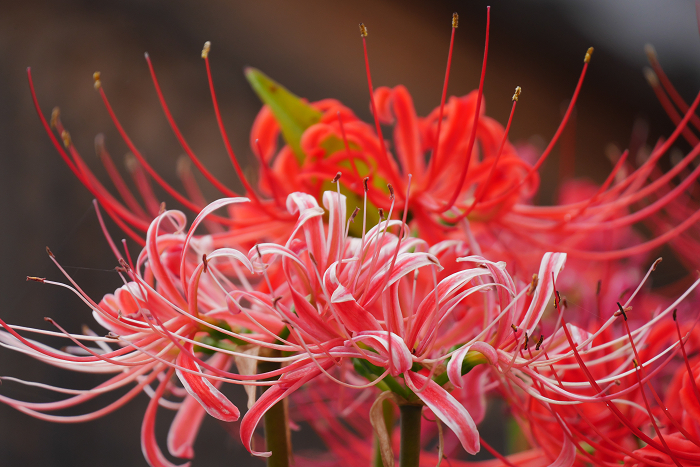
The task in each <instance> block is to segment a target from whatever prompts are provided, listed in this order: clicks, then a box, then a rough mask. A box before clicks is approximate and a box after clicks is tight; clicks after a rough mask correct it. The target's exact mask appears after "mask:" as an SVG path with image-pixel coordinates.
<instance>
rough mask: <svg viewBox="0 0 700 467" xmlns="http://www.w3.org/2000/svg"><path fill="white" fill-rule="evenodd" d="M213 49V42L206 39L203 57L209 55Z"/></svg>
mask: <svg viewBox="0 0 700 467" xmlns="http://www.w3.org/2000/svg"><path fill="white" fill-rule="evenodd" d="M210 50H211V42H209V41H206V42H205V43H204V47H202V58H207V57H209V51H210Z"/></svg>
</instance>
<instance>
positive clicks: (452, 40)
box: [428, 13, 459, 180]
mask: <svg viewBox="0 0 700 467" xmlns="http://www.w3.org/2000/svg"><path fill="white" fill-rule="evenodd" d="M458 24H459V15H457V13H452V34H451V35H450V51H449V52H448V54H447V70H445V82H444V83H443V85H442V97H441V98H440V112H439V114H438V121H437V131H436V133H435V147H434V148H433V153H432V155H431V156H430V162H429V164H430V167H429V168H428V173H429V174H430V175H429V177H428V180H433V179H434V177H435V167H437V166H438V161H437V158H438V148H439V147H440V130H441V129H442V117H443V115H444V110H445V100H446V99H447V84H448V82H449V80H450V66H451V65H452V50H453V48H454V44H455V31H456V30H457V27H458Z"/></svg>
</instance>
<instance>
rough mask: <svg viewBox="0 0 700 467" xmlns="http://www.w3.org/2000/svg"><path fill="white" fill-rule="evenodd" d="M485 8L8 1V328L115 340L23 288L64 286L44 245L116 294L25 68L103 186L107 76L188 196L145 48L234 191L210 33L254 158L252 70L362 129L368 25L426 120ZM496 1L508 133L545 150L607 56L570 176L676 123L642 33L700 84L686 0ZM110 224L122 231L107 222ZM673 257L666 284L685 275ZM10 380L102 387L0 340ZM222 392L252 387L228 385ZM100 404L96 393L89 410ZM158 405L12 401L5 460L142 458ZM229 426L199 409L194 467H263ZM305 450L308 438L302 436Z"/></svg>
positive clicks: (489, 90)
mask: <svg viewBox="0 0 700 467" xmlns="http://www.w3.org/2000/svg"><path fill="white" fill-rule="evenodd" d="M486 4H487V3H486V2H483V1H481V0H476V1H468V2H467V1H463V2H458V1H446V0H445V1H432V2H420V1H410V0H409V1H406V0H403V1H399V0H394V1H392V0H381V1H379V0H354V1H352V2H328V1H321V0H305V1H294V2H289V1H283V0H266V1H257V2H248V1H222V0H212V1H209V2H195V1H182V0H178V1H165V0H123V1H112V2H93V1H88V0H82V1H81V0H56V1H51V2H48V1H43V2H42V1H36V0H23V1H21V2H10V1H9V0H1V1H0V218H1V219H2V227H1V228H0V232H1V233H0V266H1V268H0V274H1V279H0V316H1V317H2V319H4V320H6V321H7V322H10V323H15V324H21V325H26V326H33V327H40V328H46V329H48V327H49V325H48V324H46V323H44V320H43V317H44V316H51V317H52V318H54V319H56V320H57V321H58V322H59V323H60V324H62V325H63V326H64V327H66V328H67V329H69V330H72V331H79V330H80V326H81V325H82V324H89V325H90V326H92V327H93V328H94V329H95V330H96V331H97V332H98V333H103V332H104V331H103V330H102V329H99V327H98V326H97V325H96V324H93V321H92V317H91V314H90V312H89V310H88V308H87V307H85V306H84V305H83V304H82V303H81V302H79V300H78V299H77V298H75V297H74V296H73V295H71V294H70V293H69V292H68V291H66V290H64V289H58V288H54V287H50V286H43V285H41V284H37V283H27V282H25V279H24V278H25V276H27V275H34V276H42V277H47V278H52V279H56V280H60V279H61V276H60V274H59V272H58V271H57V270H56V268H55V267H53V265H52V264H51V262H50V261H49V259H48V257H47V256H46V253H45V251H44V247H45V246H46V245H49V246H50V247H51V249H52V250H53V252H54V253H55V254H56V256H57V257H58V259H59V260H60V261H61V263H62V264H63V265H64V266H65V267H66V269H67V270H68V271H69V273H70V274H72V275H73V277H74V278H75V279H76V281H77V282H78V283H80V284H81V286H83V287H84V289H85V290H86V291H87V292H88V293H89V294H91V295H92V296H93V298H95V299H96V300H99V299H100V298H101V297H102V295H104V294H105V293H108V292H111V291H113V290H114V289H115V288H116V287H118V286H119V285H120V279H119V278H118V276H117V275H116V274H115V273H114V272H113V267H114V266H115V260H114V257H113V256H112V255H111V253H110V251H109V250H108V247H107V244H106V242H105V241H104V239H103V236H102V234H101V232H100V230H99V227H98V224H97V221H96V218H95V214H94V210H93V209H92V205H91V199H92V198H91V196H90V194H89V192H88V191H87V190H86V189H85V188H84V187H83V186H82V185H81V184H80V183H79V182H78V180H77V179H76V178H74V176H73V175H72V174H71V173H70V171H69V169H68V168H67V167H66V166H65V165H64V164H63V162H62V161H61V160H60V158H59V156H58V154H57V153H56V151H55V150H54V149H53V147H52V146H51V145H50V142H49V139H48V138H47V136H46V134H45V133H44V132H43V129H42V127H41V125H40V122H39V120H38V118H37V116H36V113H35V111H34V108H33V106H32V102H31V97H30V94H29V91H28V86H27V81H26V67H27V66H31V67H32V72H33V76H34V80H35V84H36V89H37V94H38V98H39V101H40V103H41V105H42V109H43V113H44V115H45V116H46V117H47V118H48V117H49V116H50V112H51V109H52V108H53V107H54V106H60V108H61V111H62V118H63V122H64V124H65V125H66V127H67V129H68V130H69V131H70V132H71V135H72V138H73V142H74V144H75V145H76V147H77V149H78V150H79V151H80V152H81V154H83V156H84V157H85V158H86V160H87V161H88V164H89V165H90V166H91V168H92V169H93V170H94V171H95V172H96V174H97V175H98V176H99V177H100V178H101V179H102V180H103V181H104V182H107V180H108V179H107V177H106V173H105V171H104V170H103V169H102V167H101V165H100V164H99V161H98V160H97V158H96V157H94V148H93V144H94V143H93V141H94V137H95V135H97V134H98V133H104V135H105V141H106V145H107V148H108V149H109V151H110V152H111V153H112V155H113V156H114V157H115V159H116V160H117V161H119V162H121V161H122V157H121V156H122V155H123V154H124V153H125V152H126V151H127V148H126V146H125V144H124V143H123V142H122V141H121V140H120V139H119V137H118V135H117V133H116V131H115V130H114V127H113V125H112V124H111V122H110V120H109V119H108V116H107V113H106V111H105V109H104V108H103V106H102V103H101V100H100V99H99V96H98V94H97V93H96V92H95V91H94V90H93V86H92V73H93V72H94V71H96V70H99V71H101V72H102V83H103V85H104V89H105V91H106V92H107V94H108V95H109V96H110V99H111V102H112V105H113V106H114V108H115V111H116V113H117V115H118V116H119V118H120V119H121V121H122V123H123V124H124V126H125V128H126V130H127V132H128V133H129V134H130V136H131V138H132V139H133V141H134V142H135V144H136V145H137V146H138V147H139V149H140V150H141V151H142V153H143V154H144V155H145V157H146V158H147V159H148V160H149V162H150V163H151V164H152V165H153V166H154V167H155V168H156V169H157V170H158V172H159V173H160V174H161V175H162V176H163V177H164V178H165V179H166V180H168V181H169V182H171V183H172V184H174V185H175V186H178V187H179V182H178V180H177V176H176V169H175V166H176V161H177V158H178V157H179V156H180V154H181V153H182V149H181V148H180V147H179V146H178V144H177V141H176V139H175V137H174V136H173V134H172V132H171V131H170V129H169V127H168V126H167V122H166V120H165V118H164V117H163V115H162V112H161V108H160V106H159V104H158V102H157V98H156V94H155V92H154V90H153V85H152V83H151V80H150V78H149V75H148V68H147V66H146V63H145V61H144V59H143V52H144V51H148V52H149V53H150V55H151V57H152V59H153V63H154V66H155V68H156V72H157V73H158V75H159V79H160V83H161V86H162V88H163V92H164V94H165V97H166V99H167V100H168V103H169V105H170V107H171V110H172V112H173V114H174V116H175V119H176V121H177V123H178V124H179V126H180V128H181V130H182V132H183V133H184V135H185V137H186V138H187V140H188V142H189V143H190V145H191V146H192V148H193V149H194V151H195V152H196V153H197V154H198V155H199V156H200V158H201V159H202V161H203V162H204V164H205V165H206V166H207V167H208V168H209V169H210V170H211V171H212V172H213V173H215V174H216V176H217V177H218V178H219V179H220V180H222V181H224V182H225V183H227V184H228V185H229V186H231V187H234V188H236V189H237V188H239V186H240V185H239V182H238V180H237V179H236V177H235V174H234V171H233V169H232V167H231V166H230V164H229V162H228V159H227V156H226V155H225V152H224V149H223V146H222V144H221V142H220V138H219V135H218V130H217V128H216V122H215V120H214V115H213V112H212V108H211V101H210V98H209V91H208V87H207V82H206V72H205V68H204V63H203V61H202V60H201V58H200V51H201V48H202V44H203V43H204V42H205V41H206V40H210V41H211V42H212V52H211V55H210V59H211V62H212V70H213V75H214V80H215V83H216V85H217V93H218V97H219V101H220V105H221V110H222V114H223V119H224V121H225V124H226V126H227V129H228V132H229V135H230V137H231V140H232V142H233V146H234V149H235V150H236V151H237V154H238V155H239V157H241V158H242V159H244V160H246V161H247V160H250V157H251V156H252V153H251V149H250V147H249V145H248V132H249V130H250V127H251V124H252V122H253V119H254V117H255V115H256V113H257V111H258V110H259V108H260V103H259V101H258V99H257V98H256V96H255V95H254V93H253V92H252V91H251V89H250V88H249V86H248V84H247V82H246V81H245V79H244V76H243V73H242V70H243V67H244V66H247V65H250V66H255V67H257V68H260V69H261V70H263V71H264V72H265V73H267V74H269V75H270V76H271V77H272V78H274V79H276V80H277V81H279V82H281V83H282V84H284V85H285V86H287V87H288V88H289V89H290V90H291V91H293V92H295V93H296V94H298V95H300V96H304V97H307V98H308V99H310V100H318V99H322V98H326V97H334V98H337V99H340V100H341V101H343V102H344V103H345V104H346V105H348V106H349V107H351V108H352V109H353V110H354V111H355V112H356V113H357V114H358V115H359V116H361V117H362V118H364V119H365V120H368V121H369V120H370V118H371V115H370V113H369V108H368V95H367V84H366V80H365V74H364V73H365V70H364V63H363V58H362V47H361V41H360V38H359V32H358V28H357V23H359V22H360V21H363V22H364V23H365V24H366V25H367V27H368V29H369V37H368V45H369V56H370V61H371V64H372V74H373V81H374V83H375V86H379V85H388V86H394V85H396V84H400V83H401V84H404V85H406V86H407V87H408V89H409V91H410V92H411V93H412V95H413V98H414V101H415V105H416V108H417V111H418V113H419V114H420V115H426V114H427V113H428V112H429V111H431V110H432V109H433V108H434V107H435V106H437V105H438V104H439V99H440V93H441V89H442V81H443V78H444V71H445V61H446V57H447V49H448V45H449V36H450V19H451V13H452V12H453V11H457V12H459V14H460V27H459V29H458V31H457V35H456V44H455V52H454V60H453V65H452V73H451V79H450V88H449V93H450V94H454V95H463V94H466V93H467V92H469V91H471V90H472V89H475V88H476V87H477V86H478V80H479V73H480V65H481V60H482V53H483V46H484V30H485V23H486ZM491 6H492V16H491V42H490V49H489V62H488V68H487V72H486V85H485V99H486V112H487V114H488V115H489V116H491V117H494V118H496V119H497V120H499V121H501V122H503V123H505V121H506V119H507V117H508V112H509V110H510V106H511V96H512V94H513V89H514V87H515V86H516V85H519V86H522V88H523V94H522V96H521V99H520V104H519V105H518V110H517V113H516V115H515V119H514V123H513V127H512V130H511V140H513V141H529V142H531V143H533V144H536V145H543V144H545V143H546V142H547V141H548V140H549V138H551V136H552V134H553V133H554V131H555V130H556V127H557V125H558V123H559V121H560V118H561V115H562V106H564V105H566V104H567V103H568V100H569V99H570V97H571V93H572V92H573V89H574V87H575V85H576V81H577V79H578V76H579V73H580V71H581V67H582V61H583V56H584V54H585V51H586V49H587V48H588V47H589V46H593V47H595V49H596V50H595V53H594V55H593V59H592V62H591V66H590V68H589V74H588V77H587V80H586V82H585V84H584V86H583V91H582V94H581V97H580V99H579V104H578V105H577V109H576V110H577V112H576V125H575V126H576V132H575V134H573V133H571V138H573V139H572V140H571V141H573V142H574V143H575V145H573V147H574V148H575V155H576V158H575V167H573V170H574V171H575V174H576V175H578V176H585V177H589V178H592V179H594V180H596V181H598V182H601V181H602V180H603V179H604V178H605V175H606V173H607V172H608V171H609V170H610V167H611V163H610V161H609V160H608V159H607V158H606V151H607V150H608V149H607V148H608V147H609V145H610V144H614V145H616V146H618V147H619V148H622V149H624V148H626V147H627V145H628V144H629V140H630V134H631V131H632V128H633V126H634V125H635V122H646V123H647V124H648V126H649V140H648V141H649V142H651V143H652V144H653V142H655V141H656V139H657V138H658V137H659V136H662V135H668V134H670V133H671V131H672V129H673V126H672V125H671V124H670V122H669V121H668V119H667V118H666V117H665V115H664V114H663V112H662V110H661V107H660V105H659V104H658V103H657V101H656V99H655V97H654V94H653V92H652V90H651V89H650V88H649V87H648V85H647V83H646V82H645V80H644V77H643V74H642V67H643V66H644V65H645V63H646V57H645V54H644V50H643V47H644V44H645V43H647V42H651V43H653V44H654V45H655V46H656V49H657V52H658V55H659V59H660V61H661V63H662V65H663V66H664V67H665V69H666V71H667V73H668V74H669V75H670V78H671V80H672V81H673V82H674V83H675V84H676V85H677V87H678V89H679V90H680V92H681V93H682V94H683V96H684V97H685V98H686V99H687V100H691V99H692V97H693V96H694V94H695V92H697V83H698V78H699V77H700V60H699V59H698V58H699V55H698V54H699V53H700V39H698V27H697V23H696V14H695V6H694V3H693V2H691V1H690V0H666V1H664V2H658V1H653V0H618V1H616V2H608V1H605V0H595V1H590V0H589V1H586V2H584V1H570V2H556V1H554V0H530V1H520V2H512V1H509V2H506V1H498V0H495V1H492V2H491ZM681 149H686V148H683V147H681ZM557 151H558V149H557ZM557 154H558V153H557V152H555V154H554V156H555V157H552V158H551V160H550V161H548V163H547V164H546V165H545V167H543V170H542V171H541V175H542V180H543V184H544V188H543V195H542V197H541V198H540V201H541V202H545V203H546V202H551V201H552V200H553V199H554V196H555V194H554V193H555V191H556V187H557V183H556V181H557V177H558V174H560V173H561V167H560V166H559V163H558V160H557V158H556V156H557ZM107 185H109V183H107ZM157 193H158V194H159V195H162V192H161V191H157ZM205 194H206V195H208V196H209V199H210V200H211V199H213V198H214V196H215V195H216V193H215V192H214V191H212V190H208V189H205ZM161 197H162V199H164V200H166V201H167V202H168V207H177V204H176V203H174V202H173V201H172V200H171V199H170V198H169V197H166V196H161ZM189 215H190V216H192V215H191V213H189ZM110 228H111V231H112V232H113V234H114V235H115V236H117V238H121V234H120V233H119V231H118V229H117V228H116V227H115V226H114V225H113V224H110ZM132 251H135V250H132ZM666 264H667V263H666V262H664V263H663V264H662V267H664V265H666ZM666 268H667V269H665V270H663V271H661V274H660V275H661V276H663V275H667V276H669V277H671V278H672V277H673V275H674V274H677V273H676V272H675V271H674V270H673V268H672V267H669V266H666ZM47 342H50V343H54V344H56V345H61V344H62V343H58V342H52V341H51V340H50V339H48V340H47ZM0 375H12V376H17V377H22V378H25V379H29V380H36V381H41V382H44V383H49V384H56V385H60V386H66V387H71V388H90V387H93V386H95V385H96V384H98V382H99V381H101V378H96V377H93V376H92V375H82V374H79V375H76V374H72V373H68V372H66V371H63V370H57V369H54V368H51V367H49V366H47V365H43V364H40V363H38V362H36V361H33V360H31V359H28V358H25V357H23V356H21V355H17V354H14V353H11V352H10V351H7V350H4V349H0ZM228 394H232V397H234V398H235V397H241V396H242V395H241V394H239V393H237V392H236V390H235V389H234V390H232V391H230V392H228ZM0 395H6V396H10V397H16V398H20V399H27V400H35V401H44V400H48V399H47V397H48V396H47V393H46V392H45V391H41V390H38V389H36V390H35V389H30V388H26V387H21V386H18V385H16V384H13V383H5V384H3V385H2V386H1V387H0ZM108 397H109V396H108ZM105 399H106V398H105ZM110 400H111V399H110ZM105 403H107V402H106V400H104V399H99V400H98V401H97V404H96V405H92V406H91V405H88V406H87V407H85V409H86V410H90V409H93V410H94V409H96V408H97V407H99V406H102V405H104V404H105ZM146 403H147V397H146V396H144V395H142V396H140V397H138V398H137V399H136V400H135V401H133V402H132V403H130V404H129V405H128V406H127V407H125V408H123V409H121V410H119V411H118V412H116V413H114V414H112V415H109V416H107V417H104V418H102V419H100V420H97V421H94V422H90V423H86V424H82V425H69V426H63V425H56V424H51V423H47V422H41V421H37V420H35V419H33V418H30V417H29V416H27V415H24V414H21V413H19V412H16V411H14V410H13V409H11V408H8V407H7V406H5V405H2V404H0V463H2V465H7V466H19V465H42V466H59V465H60V466H63V465H71V466H76V467H77V466H83V465H85V466H87V465H90V466H94V465H99V466H123V465H134V466H136V465H146V463H145V461H144V460H143V457H142V454H141V450H140V445H139V432H140V424H141V419H142V417H143V413H144V410H145V407H146ZM241 405H243V404H241ZM499 410H500V409H499V408H498V407H496V408H494V409H493V410H492V415H493V417H495V418H497V419H499V418H500V415H499ZM81 412H82V411H81ZM75 413H79V412H75ZM171 418H172V415H171V414H170V413H167V411H165V410H161V411H160V412H159V422H158V429H159V440H160V441H161V446H162V448H163V449H165V433H166V432H167V427H168V425H169V422H170V420H171ZM482 430H483V431H484V433H485V436H486V439H487V440H489V441H490V442H492V443H493V444H494V445H495V446H496V447H498V448H499V449H501V450H503V449H504V441H503V439H502V431H499V430H498V429H497V427H491V426H489V427H482ZM235 431H236V427H230V426H229V427H222V426H220V425H219V424H218V423H217V422H216V421H215V420H213V419H207V420H205V422H204V426H203V429H202V431H201V433H200V436H199V438H198V441H197V444H196V446H195V451H196V458H195V461H194V462H193V466H194V467H196V466H219V465H222V466H223V465H234V464H235V465H241V466H243V465H251V466H255V465H263V463H262V462H261V461H260V460H257V459H253V458H251V457H250V456H249V455H248V454H247V452H246V451H245V450H244V449H243V447H242V446H241V444H240V441H239V439H238V437H237V436H231V435H230V433H229V432H235ZM306 433H308V432H306ZM295 442H297V443H298V444H301V445H312V444H313V442H312V441H308V440H305V439H296V440H295Z"/></svg>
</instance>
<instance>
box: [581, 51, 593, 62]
mask: <svg viewBox="0 0 700 467" xmlns="http://www.w3.org/2000/svg"><path fill="white" fill-rule="evenodd" d="M591 55H593V47H589V48H588V50H587V51H586V56H585V57H583V61H584V62H585V63H589V62H590V61H591Z"/></svg>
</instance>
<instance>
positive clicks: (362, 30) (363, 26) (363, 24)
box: [360, 23, 367, 37]
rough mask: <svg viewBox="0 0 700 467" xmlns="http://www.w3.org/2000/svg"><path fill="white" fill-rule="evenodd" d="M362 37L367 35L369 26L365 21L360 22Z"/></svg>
mask: <svg viewBox="0 0 700 467" xmlns="http://www.w3.org/2000/svg"><path fill="white" fill-rule="evenodd" d="M360 37H367V26H365V23H360Z"/></svg>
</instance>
